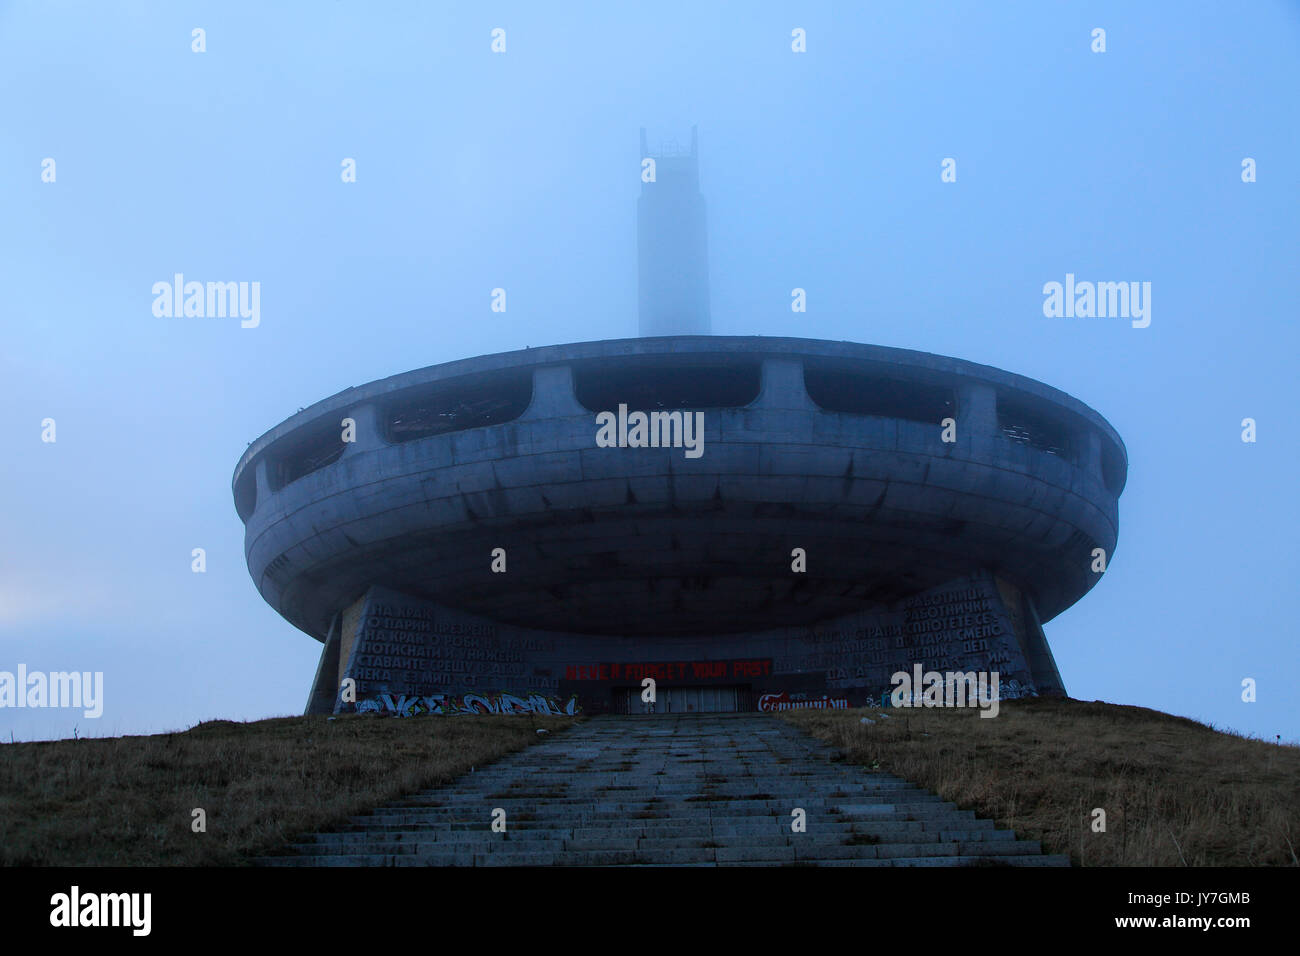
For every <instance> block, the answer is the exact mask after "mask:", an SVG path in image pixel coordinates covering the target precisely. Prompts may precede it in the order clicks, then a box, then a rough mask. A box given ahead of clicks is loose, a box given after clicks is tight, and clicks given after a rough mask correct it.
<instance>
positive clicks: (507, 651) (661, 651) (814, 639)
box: [318, 573, 1064, 713]
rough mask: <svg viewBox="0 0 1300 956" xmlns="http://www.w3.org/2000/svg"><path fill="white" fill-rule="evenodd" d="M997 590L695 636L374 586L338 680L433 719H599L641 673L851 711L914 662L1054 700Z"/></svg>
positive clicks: (954, 585)
mask: <svg viewBox="0 0 1300 956" xmlns="http://www.w3.org/2000/svg"><path fill="white" fill-rule="evenodd" d="M1005 590H1006V588H1005V586H1004V587H1001V588H1000V587H999V586H998V585H997V583H996V582H995V580H994V578H993V576H992V575H991V574H988V573H981V574H977V575H973V576H971V577H968V578H962V579H958V580H954V581H952V582H949V583H948V584H946V585H944V586H942V587H940V588H936V589H932V590H929V591H926V592H924V593H922V594H918V595H915V596H913V597H911V598H908V599H906V600H905V601H902V602H900V603H899V604H898V605H897V606H896V607H893V608H890V609H888V610H886V611H883V612H880V613H855V614H850V615H846V616H844V617H841V618H838V619H836V620H833V621H827V622H823V623H821V624H818V625H817V626H815V627H811V628H809V627H802V628H778V629H773V630H767V631H762V632H756V633H752V634H732V635H725V636H720V637H716V638H713V639H710V640H709V641H707V642H701V641H699V640H698V639H694V638H688V637H681V636H677V637H673V636H662V637H654V638H647V637H642V636H638V637H635V638H629V637H625V636H618V635H603V636H597V635H590V634H574V633H560V632H546V631H538V630H534V629H528V628H520V627H514V626H511V625H503V624H500V623H498V622H494V621H491V620H489V619H486V618H483V617H480V616H477V615H472V614H467V613H465V612H462V611H456V610H452V609H448V608H445V607H440V606H438V605H436V604H434V603H432V602H428V601H422V600H420V599H418V598H413V597H411V596H409V595H403V594H401V593H399V592H396V591H393V590H391V589H387V588H378V587H376V588H372V589H371V591H370V592H369V593H368V594H367V595H366V598H365V605H364V610H363V613H362V616H361V622H360V623H361V626H360V630H359V633H358V637H357V640H356V641H355V643H354V644H353V645H352V648H351V652H350V653H349V654H348V655H347V659H346V662H345V663H344V666H343V671H342V676H343V677H345V678H352V679H353V680H355V681H356V692H357V693H356V697H357V701H358V702H364V701H376V700H378V699H379V698H380V697H382V696H383V695H389V697H390V699H391V700H394V701H395V700H396V699H398V698H400V697H406V698H408V699H409V698H417V697H421V698H423V697H431V698H439V700H438V702H437V703H430V704H429V706H428V709H430V710H432V711H434V712H442V710H443V709H444V707H445V708H446V709H447V710H455V708H456V707H457V706H459V705H460V701H461V698H463V697H464V695H474V697H475V698H476V699H488V698H495V697H498V696H499V695H502V694H508V695H512V696H513V697H514V698H516V699H517V700H518V701H519V702H520V703H517V704H515V706H516V707H517V708H518V707H522V706H523V704H522V702H525V701H528V700H529V699H542V700H545V701H547V702H548V703H546V704H539V705H538V709H539V710H542V711H543V712H548V713H550V712H561V711H562V710H563V703H560V704H557V703H556V702H557V701H558V702H565V701H568V700H569V699H570V698H573V697H576V698H577V701H578V704H579V705H580V706H581V708H582V709H583V710H584V711H586V712H600V711H603V710H606V709H608V708H609V707H610V706H611V705H612V702H613V700H614V694H615V691H616V690H618V689H623V688H635V689H637V690H638V691H639V690H640V687H641V679H642V678H643V677H647V676H651V677H654V678H655V679H656V680H657V681H658V682H659V687H660V688H661V689H667V688H669V687H675V686H710V685H712V686H744V687H746V688H748V689H750V690H751V691H752V697H753V698H755V699H756V698H758V697H760V696H761V695H765V694H767V695H785V696H786V699H792V700H803V699H809V698H813V699H815V698H819V697H829V698H831V699H832V700H842V701H845V702H847V703H848V704H849V705H850V706H854V705H860V704H863V703H866V702H867V701H870V700H874V701H876V702H877V703H879V701H880V699H881V695H882V694H884V693H887V692H889V691H890V690H891V689H892V686H893V685H892V683H891V677H892V675H893V674H895V673H897V672H899V671H905V672H908V673H911V672H912V670H913V667H914V665H916V664H918V663H919V664H921V665H922V667H923V669H924V670H927V671H928V670H935V671H941V672H948V671H961V672H967V671H979V672H993V671H996V672H998V674H999V675H1000V681H1001V687H1002V690H1001V693H1002V696H1003V697H1004V698H1010V697H1016V696H1023V695H1026V694H1033V693H1063V692H1064V688H1063V687H1062V686H1061V685H1060V679H1059V677H1058V676H1057V674H1056V671H1055V666H1054V665H1052V666H1051V668H1050V670H1047V671H1044V672H1039V671H1035V669H1034V668H1033V666H1032V665H1031V663H1030V661H1029V659H1028V657H1027V655H1026V653H1025V651H1024V650H1023V648H1024V647H1025V646H1026V643H1027V634H1026V632H1025V630H1024V629H1025V627H1026V626H1028V622H1027V619H1026V617H1025V615H1024V613H1023V611H1022V610H1021V609H1019V608H1016V609H1015V611H1014V613H1013V611H1012V610H1011V609H1009V608H1008V606H1007V603H1006V602H1005V601H1004V597H1003V593H1004V591H1005ZM1013 591H1014V589H1012V592H1013ZM1014 600H1018V596H1014V597H1013V601H1014ZM1017 621H1020V622H1021V623H1020V625H1019V628H1018V627H1017V624H1016V622H1017ZM335 690H336V691H337V688H335ZM318 691H320V692H323V691H321V689H319V688H318ZM336 698H337V694H336ZM443 698H447V700H443ZM336 705H337V706H338V708H339V709H341V710H345V711H347V710H351V709H353V708H352V707H351V706H349V705H347V704H344V703H343V702H342V701H341V700H338V699H336Z"/></svg>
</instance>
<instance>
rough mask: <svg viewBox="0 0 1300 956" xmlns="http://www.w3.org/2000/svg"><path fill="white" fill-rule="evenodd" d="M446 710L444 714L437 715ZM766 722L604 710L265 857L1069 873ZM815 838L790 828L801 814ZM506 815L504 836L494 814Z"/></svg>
mask: <svg viewBox="0 0 1300 956" xmlns="http://www.w3.org/2000/svg"><path fill="white" fill-rule="evenodd" d="M427 719H438V718H427ZM835 756H836V755H835V753H834V751H833V750H832V749H830V748H828V747H825V746H824V745H821V744H820V742H817V741H812V740H811V738H808V737H806V736H805V735H803V734H801V733H799V732H798V731H796V730H795V729H794V728H793V727H792V726H790V725H788V724H785V723H784V722H783V721H780V720H778V719H775V718H772V717H770V716H766V715H758V714H755V715H743V716H729V717H727V718H724V719H719V718H718V717H711V716H708V715H697V716H690V717H680V716H679V717H658V718H645V717H641V718H595V719H591V720H588V721H586V722H584V723H583V724H581V725H579V726H577V727H575V728H573V729H572V730H570V731H567V732H565V733H564V734H557V735H556V736H555V737H554V738H551V739H547V740H546V741H543V742H541V743H538V744H537V745H535V746H533V747H530V748H528V749H527V750H523V751H519V752H517V753H514V754H510V755H508V756H507V757H505V758H503V759H502V760H500V761H498V762H496V763H495V764H493V765H492V766H491V767H488V768H476V769H475V771H474V772H473V773H469V774H466V775H465V776H463V777H462V778H460V779H459V780H457V781H454V782H453V783H451V784H450V785H448V786H446V787H442V788H439V789H434V790H424V791H420V792H418V793H413V794H410V795H409V796H407V797H404V798H402V799H400V800H395V801H393V802H392V803H391V804H388V805H386V806H381V807H376V808H375V809H374V810H373V811H371V812H369V813H366V814H364V815H358V816H355V817H352V818H350V820H349V821H348V822H346V823H343V824H341V825H340V826H339V827H338V828H337V829H335V830H333V831H330V832H326V833H316V834H305V835H303V836H302V837H300V838H298V840H297V841H296V842H294V843H293V844H291V845H289V846H286V847H284V848H283V850H282V851H281V852H279V853H277V854H272V855H268V856H266V857H262V858H259V859H257V860H254V861H253V862H255V863H257V864H259V865H265V866H622V865H626V866H719V865H721V866H751V865H752V866H809V865H824V866H1003V865H1007V866H1061V865H1068V862H1069V861H1068V858H1066V857H1061V856H1047V855H1044V854H1043V853H1042V849H1041V847H1040V846H1039V844H1038V843H1037V842H1035V841H1027V840H1018V839H1016V836H1015V834H1014V833H1012V832H1011V831H1009V830H998V829H996V828H995V827H994V824H993V822H992V821H990V820H981V819H977V818H976V817H975V814H974V812H973V811H970V810H962V809H960V808H958V807H956V806H955V805H954V804H952V803H950V802H947V801H944V800H942V799H940V798H939V797H938V796H937V795H936V794H933V793H931V792H929V791H926V790H924V789H922V788H919V787H916V786H914V785H912V784H910V783H909V782H907V781H906V780H903V779H901V778H899V777H895V776H892V775H890V774H883V773H876V772H868V771H866V770H863V769H862V768H859V767H855V766H853V765H852V764H848V763H845V762H843V761H839V760H834V759H832V758H834V757H835ZM796 807H798V808H801V809H802V810H803V811H804V813H805V816H804V820H803V822H804V827H805V829H804V830H803V832H799V833H795V832H794V831H793V830H792V829H791V822H792V819H793V818H792V815H791V811H792V810H793V809H794V808H796ZM497 808H502V809H504V810H505V811H506V826H507V831H506V832H505V833H495V832H492V830H491V827H490V824H491V821H492V813H493V811H494V810H496V809H497Z"/></svg>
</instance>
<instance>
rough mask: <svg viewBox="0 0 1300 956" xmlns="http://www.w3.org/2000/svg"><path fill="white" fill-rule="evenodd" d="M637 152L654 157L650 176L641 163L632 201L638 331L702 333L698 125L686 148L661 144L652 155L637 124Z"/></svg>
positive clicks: (705, 322) (705, 256) (705, 258)
mask: <svg viewBox="0 0 1300 956" xmlns="http://www.w3.org/2000/svg"><path fill="white" fill-rule="evenodd" d="M641 157H642V160H643V161H644V160H645V159H647V158H649V159H653V160H654V179H653V181H652V182H647V181H646V180H647V178H648V175H649V174H648V172H646V167H645V166H643V171H642V177H641V196H640V198H638V199H637V204H636V211H637V217H636V218H637V258H638V265H639V274H638V296H637V306H638V311H639V315H640V328H641V335H643V336H652V335H708V334H709V333H710V331H712V328H711V321H710V316H709V248H708V246H709V244H708V225H707V222H706V217H705V209H704V197H703V196H702V195H700V162H699V134H698V131H697V129H696V127H694V126H692V127H691V148H690V152H683V151H681V150H676V149H664V148H661V149H660V151H659V153H658V154H656V155H653V156H652V155H651V154H650V152H649V149H648V147H647V145H646V136H645V129H644V127H643V128H642V129H641Z"/></svg>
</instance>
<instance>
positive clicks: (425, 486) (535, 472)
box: [234, 336, 1127, 639]
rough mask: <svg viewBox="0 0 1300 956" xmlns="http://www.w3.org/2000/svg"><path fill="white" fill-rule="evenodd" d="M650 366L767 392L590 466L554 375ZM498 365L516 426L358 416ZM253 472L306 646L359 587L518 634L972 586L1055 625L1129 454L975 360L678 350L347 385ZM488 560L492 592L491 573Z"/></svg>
mask: <svg viewBox="0 0 1300 956" xmlns="http://www.w3.org/2000/svg"><path fill="white" fill-rule="evenodd" d="M650 356H681V357H682V358H683V359H687V358H688V357H694V358H696V359H698V358H701V357H703V358H705V359H708V358H709V357H732V358H734V359H744V360H753V361H755V362H757V363H759V365H760V366H761V369H762V387H761V390H760V392H759V394H758V397H757V398H756V399H755V400H754V401H753V402H751V403H750V404H749V405H747V406H744V407H734V408H733V407H728V408H711V409H708V410H706V411H705V413H704V429H705V431H704V434H705V453H704V454H703V455H702V456H701V457H699V458H694V459H692V458H689V457H686V456H684V455H683V454H682V450H681V449H680V448H678V449H673V448H662V449H649V448H640V449H636V448H633V449H628V448H602V447H597V444H596V441H595V433H596V427H595V422H594V415H593V412H592V411H591V410H589V409H586V408H583V407H582V406H580V405H579V404H578V402H577V400H576V398H575V395H574V390H573V382H572V378H571V375H572V374H573V372H572V370H574V369H583V368H591V367H593V366H599V365H600V364H601V363H602V362H604V361H610V362H613V361H614V360H616V359H619V358H629V357H633V358H634V357H650ZM808 359H817V360H833V362H834V363H835V364H836V365H838V366H845V367H852V368H854V369H855V370H859V369H860V370H863V371H868V372H872V373H881V374H883V375H886V376H887V377H889V378H892V379H895V380H900V379H902V380H912V381H916V382H921V383H925V384H931V385H933V384H943V385H946V386H949V387H951V388H952V389H953V390H954V392H955V393H956V394H957V395H959V396H961V398H960V399H959V401H958V406H959V407H960V410H959V411H958V413H957V418H958V421H959V427H958V430H957V440H956V441H955V442H952V443H947V442H943V441H941V440H940V429H939V427H938V424H937V423H931V422H929V421H926V422H917V421H911V420H905V419H894V418H884V417H876V416H871V415H863V414H854V413H849V412H833V411H826V410H824V409H822V408H819V407H817V406H816V405H815V404H814V403H813V402H812V401H811V400H810V398H809V396H808V393H807V391H806V390H805V387H804V379H803V374H802V371H803V369H802V366H803V363H804V361H806V360H808ZM507 369H531V370H532V375H533V383H534V387H533V393H532V400H531V404H530V405H528V407H527V409H526V410H525V411H524V412H523V414H521V415H519V417H518V418H516V419H513V420H509V421H503V422H499V423H493V424H490V425H485V426H481V427H473V428H467V429H465V430H461V431H451V432H445V433H442V434H436V435H430V436H428V437H424V438H419V439H416V440H413V441H406V442H400V443H389V442H388V441H387V440H386V439H384V438H382V436H381V434H379V433H381V432H382V424H381V419H382V415H380V414H379V413H376V412H375V411H374V409H376V408H382V407H383V406H384V405H385V404H386V403H392V402H399V401H403V400H405V399H407V398H410V397H412V396H417V395H418V394H419V392H420V390H421V389H425V388H427V386H430V385H432V384H434V383H446V382H452V381H454V380H455V379H457V378H460V377H463V376H475V375H481V374H482V373H485V372H489V373H490V372H493V371H499V370H507ZM999 394H1002V395H1007V396H1010V397H1012V398H1013V399H1014V400H1015V401H1016V403H1017V404H1019V405H1022V406H1034V407H1037V408H1038V409H1050V410H1051V412H1052V414H1051V415H1050V416H1049V417H1051V418H1053V419H1056V420H1060V421H1065V422H1067V423H1068V426H1069V428H1070V429H1071V434H1072V435H1075V436H1078V437H1079V438H1080V442H1079V446H1080V448H1081V449H1082V452H1081V454H1078V455H1074V456H1072V457H1071V458H1069V459H1067V458H1064V457H1060V456H1058V455H1054V454H1051V453H1049V452H1046V451H1043V450H1041V449H1040V448H1036V447H1032V446H1030V445H1026V444H1021V443H1018V442H1016V441H1012V440H1011V439H1009V438H1008V437H1006V435H1005V434H1004V433H1003V431H1002V430H1001V428H1000V426H999V424H998V421H997V417H996V410H995V409H996V400H997V399H996V396H997V395H999ZM366 408H370V409H371V414H372V417H371V418H369V419H366V421H367V422H368V423H369V428H370V429H371V432H372V433H371V434H370V435H369V436H368V437H367V438H366V440H359V441H358V443H357V444H355V445H349V446H347V447H346V448H345V449H344V450H343V452H342V455H341V457H340V458H338V460H336V461H333V462H332V463H330V464H327V465H324V466H322V467H317V468H316V470H312V471H310V472H308V473H306V474H304V475H302V476H301V477H298V478H296V480H293V481H291V482H290V483H288V484H286V485H284V486H283V487H278V488H277V487H275V486H274V483H273V482H270V481H268V480H267V474H268V469H267V468H265V467H264V466H263V465H262V463H263V462H269V461H271V460H273V459H274V458H275V456H277V455H281V454H282V453H284V450H285V449H288V448H290V447H291V446H293V444H294V442H295V441H297V440H298V438H299V436H300V434H301V433H303V432H306V431H310V430H312V429H336V428H337V427H338V424H339V420H340V418H341V417H343V416H344V415H345V414H348V415H351V414H356V415H358V416H361V415H362V412H363V411H364V410H365V409H366ZM1094 436H1095V437H1094ZM1105 446H1109V448H1110V453H1111V455H1112V456H1113V457H1112V458H1111V461H1112V465H1111V468H1110V471H1109V474H1107V472H1106V469H1105V468H1104V467H1103V465H1102V458H1103V455H1104V454H1105V451H1104V447H1105ZM250 464H258V466H259V468H258V481H257V491H258V494H257V498H256V502H255V505H256V506H255V508H251V509H249V508H248V507H247V504H246V505H245V507H244V508H243V509H241V510H242V511H244V512H245V514H246V534H245V550H246V555H247V559H248V564H249V570H250V573H251V574H252V576H253V579H254V581H255V583H256V584H257V586H258V588H259V590H260V591H261V593H262V594H263V596H264V597H265V598H266V600H267V601H268V602H269V603H270V604H271V605H272V606H273V607H275V608H276V610H277V611H279V612H280V613H281V614H283V615H284V616H285V617H286V618H288V619H289V620H290V621H291V622H293V623H294V624H295V625H297V626H298V627H300V628H301V629H303V630H304V631H306V632H307V633H309V634H312V635H313V636H315V637H316V638H317V639H323V637H324V636H325V633H326V631H327V629H328V627H329V622H330V620H331V619H332V617H333V616H334V614H335V613H336V612H337V611H339V610H340V609H341V608H342V607H344V606H346V605H347V604H349V603H350V602H351V601H353V600H355V598H356V597H357V596H358V595H359V594H360V593H362V592H364V590H365V589H366V588H367V587H369V586H371V585H375V584H379V585H384V586H387V587H391V588H395V589H397V590H399V591H404V592H406V593H410V594H412V595H416V596H421V597H425V598H427V599H429V600H433V601H436V602H439V603H442V604H445V605H447V606H451V607H457V608H461V609H463V610H466V611H471V612H474V613H478V614H482V615H485V616H487V617H489V618H493V619H496V620H500V621H503V622H507V623H512V624H518V625H521V626H528V627H533V628H540V629H544V630H557V631H567V632H577V633H594V634H610V635H623V636H626V637H628V638H632V639H634V638H635V637H636V636H637V635H652V634H664V633H674V634H700V635H707V634H711V633H728V632H730V633H737V632H742V631H746V630H756V629H762V628H770V627H773V626H791V625H803V624H807V625H810V626H811V625H812V624H814V623H815V622H817V621H819V620H824V619H826V618H830V617H833V616H836V615H839V614H843V613H847V612H850V611H854V610H859V609H865V608H871V607H878V606H884V605H887V604H890V603H891V602H896V601H898V600H900V599H901V598H903V597H906V596H907V595H909V594H912V593H916V592H918V591H921V590H925V589H926V588H929V587H934V586H937V585H939V584H943V583H945V582H946V581H948V580H951V579H954V578H956V577H959V576H961V575H964V574H969V573H971V572H972V571H974V570H976V569H986V570H992V571H994V572H996V573H998V574H1000V575H1002V576H1004V577H1006V578H1007V579H1009V580H1011V581H1013V582H1014V583H1016V584H1017V585H1019V586H1020V587H1022V588H1024V589H1025V590H1026V591H1027V592H1028V593H1029V594H1031V595H1032V596H1033V598H1034V600H1035V603H1036V605H1037V608H1038V611H1039V614H1040V616H1041V618H1042V619H1043V620H1048V619H1050V618H1051V617H1053V616H1054V615H1056V614H1058V613H1060V611H1061V610H1063V609H1064V608H1066V607H1068V606H1069V605H1070V604H1072V603H1074V601H1076V600H1078V599H1079V598H1080V597H1081V596H1082V595H1083V594H1085V593H1086V592H1087V591H1088V590H1089V589H1090V588H1091V587H1092V586H1093V585H1094V584H1095V583H1096V581H1097V579H1098V575H1095V574H1093V573H1092V572H1091V570H1090V566H1091V561H1092V551H1093V549H1094V548H1096V547H1101V548H1103V549H1104V550H1105V551H1106V553H1107V556H1108V558H1109V556H1110V555H1111V554H1112V553H1113V550H1114V546H1115V543H1116V541H1117V539H1118V496H1119V493H1120V491H1121V490H1122V487H1123V480H1124V472H1125V471H1126V468H1127V458H1126V454H1125V451H1124V447H1123V443H1122V442H1121V441H1120V439H1119V436H1118V435H1117V434H1116V433H1115V431H1114V429H1112V428H1111V427H1110V425H1109V424H1108V423H1107V422H1106V421H1105V419H1103V418H1102V417H1101V416H1100V415H1098V414H1097V413H1096V412H1094V411H1093V410H1092V409H1090V408H1088V407H1087V406H1086V405H1084V404H1083V403H1082V402H1079V401H1078V400H1077V399H1074V398H1072V397H1070V396H1069V395H1067V394H1065V393H1064V392H1061V391H1059V390H1057V389H1054V388H1051V387H1049V386H1047V385H1044V384H1042V383H1040V382H1036V381H1034V380H1032V379H1028V378H1025V377H1024V376H1020V375H1015V374H1012V373H1009V372H1005V371H1002V370H1000V369H996V368H991V367H989V366H984V365H978V364H975V363H972V362H966V361H962V360H960V359H953V358H948V357H944V356H938V355H931V354H928V353H924V352H914V351H908V350H904V349H892V348H883V347H879V346H869V345H859V344H855V343H849V342H827V341H820V340H810V339H796V338H766V337H752V336H751V337H724V336H674V337H665V338H651V339H624V340H613V341H604V342H587V343H578V344H571V345H555V346H547V347H544V348H538V349H525V350H522V351H516V352H504V353H499V354H496V355H485V356H479V357H476V358H471V359H465V360H461V361H457V362H448V363H445V364H442V365H436V366H431V367H429V368H424V369H419V370H416V371H412V372H406V373H403V374H401V375H394V376H391V377H389V378H385V379H381V380H379V381H376V382H371V383H369V384H367V385H363V386H361V387H358V388H350V389H346V390H344V391H342V392H340V393H338V394H336V395H334V396H331V397H330V398H327V399H325V400H323V401H321V402H317V403H316V404H315V405H312V406H311V407H310V408H307V409H304V410H303V411H301V412H299V413H298V414H296V415H294V416H292V417H291V418H289V419H288V420H286V421H285V422H283V423H281V424H280V425H278V426H276V427H275V428H273V429H271V430H270V431H269V432H267V433H266V434H265V435H263V436H262V437H261V438H259V439H258V440H257V441H256V442H254V443H253V444H252V445H251V446H250V447H249V448H248V450H247V451H246V452H245V453H244V455H243V456H242V457H241V459H240V462H239V465H238V467H237V469H236V472H235V476H234V480H235V485H236V487H239V486H240V485H241V478H244V472H245V471H246V470H247V468H248V466H249V465H250ZM1107 477H1109V478H1110V481H1109V484H1108V482H1107ZM242 486H243V488H244V489H245V490H247V489H248V488H249V487H251V476H250V477H248V478H244V481H243V482H242ZM236 500H237V502H238V501H239V495H238V494H237V495H236ZM246 501H247V499H246ZM498 547H500V548H505V549H506V552H507V554H508V555H509V559H508V560H509V570H508V572H507V573H506V574H494V573H492V572H491V571H490V568H489V564H490V562H489V555H490V553H491V551H492V550H493V549H494V548H498ZM795 547H801V548H804V549H805V550H806V552H807V554H808V571H807V572H806V573H802V574H793V573H791V568H790V554H791V550H792V548H795Z"/></svg>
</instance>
